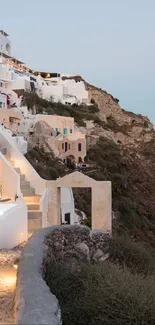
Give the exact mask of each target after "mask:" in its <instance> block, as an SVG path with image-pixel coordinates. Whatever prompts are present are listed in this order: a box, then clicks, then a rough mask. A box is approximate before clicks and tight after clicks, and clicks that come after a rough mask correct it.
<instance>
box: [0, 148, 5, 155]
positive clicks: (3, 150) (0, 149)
mask: <svg viewBox="0 0 155 325" xmlns="http://www.w3.org/2000/svg"><path fill="white" fill-rule="evenodd" d="M0 152H1V153H2V154H3V155H4V156H5V155H6V153H7V149H6V148H0Z"/></svg>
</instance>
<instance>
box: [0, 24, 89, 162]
mask: <svg viewBox="0 0 155 325" xmlns="http://www.w3.org/2000/svg"><path fill="white" fill-rule="evenodd" d="M25 92H33V93H36V94H37V95H38V96H39V97H41V98H43V99H47V100H50V99H51V98H52V100H53V101H55V102H58V101H60V102H61V103H63V104H67V105H73V104H77V105H78V104H81V103H85V104H89V99H88V91H87V90H86V88H85V84H84V82H83V81H82V80H81V79H80V78H74V77H73V76H71V75H65V74H60V73H51V72H41V71H33V70H32V69H29V68H27V67H26V66H25V65H24V63H23V62H22V61H20V60H17V59H16V58H15V57H14V56H13V55H12V51H11V41H10V40H9V38H8V34H7V33H6V32H4V31H3V30H1V31H0V109H1V111H0V124H1V125H4V127H6V128H8V129H9V130H11V131H12V132H13V133H15V134H16V135H18V136H19V135H21V134H22V135H23V136H27V135H28V134H29V132H32V133H33V132H34V133H37V132H38V130H39V129H40V128H41V126H42V124H43V123H44V125H46V126H47V127H45V128H44V137H45V140H46V142H47V143H48V145H49V146H50V147H51V149H52V150H53V151H54V153H55V155H56V156H57V157H59V158H61V159H62V160H64V161H65V160H66V159H67V158H70V159H71V160H72V161H74V162H76V163H78V162H82V161H83V159H84V157H85V156H86V139H85V135H84V134H82V133H81V132H80V131H79V130H78V128H77V127H76V126H75V123H74V119H73V118H70V117H65V116H58V115H44V114H38V115H36V114H34V112H32V111H29V110H28V108H27V107H26V106H24V105H23V100H22V99H23V94H24V93H25ZM75 109H76V108H75ZM45 129H46V130H48V132H46V131H45Z"/></svg>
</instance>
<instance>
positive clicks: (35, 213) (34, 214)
mask: <svg viewBox="0 0 155 325" xmlns="http://www.w3.org/2000/svg"><path fill="white" fill-rule="evenodd" d="M41 217H42V212H41V211H40V210H30V211H28V220H30V219H40V218H41Z"/></svg>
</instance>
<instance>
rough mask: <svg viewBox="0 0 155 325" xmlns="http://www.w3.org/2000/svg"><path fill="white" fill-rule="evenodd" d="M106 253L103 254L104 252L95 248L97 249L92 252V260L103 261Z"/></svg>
mask: <svg viewBox="0 0 155 325" xmlns="http://www.w3.org/2000/svg"><path fill="white" fill-rule="evenodd" d="M106 255H107V254H104V252H103V251H102V250H101V249H97V251H96V252H94V254H93V261H94V262H98V261H104V260H105V259H107V257H106ZM105 257H106V258H105Z"/></svg>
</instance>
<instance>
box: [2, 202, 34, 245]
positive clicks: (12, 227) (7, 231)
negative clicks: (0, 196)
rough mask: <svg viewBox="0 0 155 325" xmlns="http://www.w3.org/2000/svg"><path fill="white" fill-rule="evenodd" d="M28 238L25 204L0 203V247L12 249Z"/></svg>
mask: <svg viewBox="0 0 155 325" xmlns="http://www.w3.org/2000/svg"><path fill="white" fill-rule="evenodd" d="M27 239H28V222H27V206H26V205H25V204H24V203H23V202H20V203H19V202H18V203H3V204H2V203H1V204H0V249H4V248H5V249H12V248H13V247H15V246H18V245H19V244H21V243H22V242H24V241H27Z"/></svg>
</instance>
